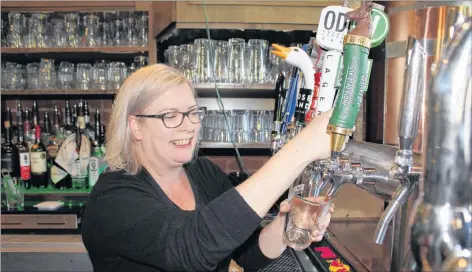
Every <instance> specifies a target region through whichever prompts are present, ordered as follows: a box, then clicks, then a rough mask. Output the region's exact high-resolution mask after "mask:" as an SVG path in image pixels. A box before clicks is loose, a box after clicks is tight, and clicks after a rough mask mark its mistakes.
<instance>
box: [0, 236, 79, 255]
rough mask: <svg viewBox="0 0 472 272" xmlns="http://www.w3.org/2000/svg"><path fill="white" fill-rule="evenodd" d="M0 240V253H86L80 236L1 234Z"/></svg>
mask: <svg viewBox="0 0 472 272" xmlns="http://www.w3.org/2000/svg"><path fill="white" fill-rule="evenodd" d="M1 239H2V242H1V244H2V248H1V251H0V252H76V253H86V252H87V250H86V249H85V246H84V244H83V243H82V237H81V236H80V234H64V235H40V234H2V237H1Z"/></svg>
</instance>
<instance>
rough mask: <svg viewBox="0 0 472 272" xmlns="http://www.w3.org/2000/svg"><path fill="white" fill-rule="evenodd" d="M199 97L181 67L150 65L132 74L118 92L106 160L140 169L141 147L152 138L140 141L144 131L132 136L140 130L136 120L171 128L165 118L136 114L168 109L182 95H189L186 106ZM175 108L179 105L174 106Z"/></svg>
mask: <svg viewBox="0 0 472 272" xmlns="http://www.w3.org/2000/svg"><path fill="white" fill-rule="evenodd" d="M195 97H196V95H195V92H194V90H193V88H192V87H191V85H190V83H189V82H188V81H187V80H186V78H185V77H184V76H183V75H182V74H180V73H179V72H178V71H177V70H174V69H172V68H171V67H168V66H165V65H161V64H157V65H151V66H147V67H145V68H142V69H140V70H139V71H137V72H135V73H134V74H133V76H130V77H128V78H127V79H126V81H125V82H124V84H123V86H122V87H121V89H120V90H119V92H118V94H117V96H116V99H115V105H114V108H113V112H112V115H111V118H110V122H109V125H108V130H107V142H106V143H107V148H108V149H109V150H107V157H106V160H107V161H108V163H109V165H110V169H111V170H118V169H124V170H126V171H127V172H129V173H131V174H137V173H138V172H139V170H140V167H141V165H140V163H139V162H138V161H139V156H140V154H142V153H143V152H142V151H143V150H141V149H142V148H143V146H144V144H146V145H148V144H149V143H148V140H149V138H145V143H140V142H141V141H142V140H143V137H142V135H136V136H139V137H140V138H139V139H137V138H134V137H132V136H133V133H135V134H137V133H139V132H140V131H139V130H138V131H137V130H136V128H137V126H136V122H141V123H144V126H146V127H149V126H151V128H152V126H154V129H157V130H163V131H164V133H165V132H168V131H167V130H165V129H164V128H163V122H160V121H158V120H145V119H143V120H137V119H136V118H135V117H136V116H139V115H140V114H141V116H144V115H142V114H144V112H149V113H150V114H156V113H161V112H163V111H165V110H166V106H168V105H171V104H172V102H174V101H175V102H180V100H181V98H186V100H185V101H182V105H183V106H184V107H185V104H186V103H187V104H189V105H190V107H196V100H195ZM171 111H178V109H175V108H174V109H173V110H171ZM162 120H164V119H162ZM198 127H199V125H198ZM133 128H135V130H134V132H133V130H132V129H133ZM150 130H151V131H152V130H153V129H150ZM159 138H160V137H159ZM167 142H169V140H168V141H167ZM194 142H195V141H194ZM137 143H138V144H137ZM145 150H147V151H150V150H151V149H145ZM144 153H146V152H144ZM160 153H162V151H161V152H160Z"/></svg>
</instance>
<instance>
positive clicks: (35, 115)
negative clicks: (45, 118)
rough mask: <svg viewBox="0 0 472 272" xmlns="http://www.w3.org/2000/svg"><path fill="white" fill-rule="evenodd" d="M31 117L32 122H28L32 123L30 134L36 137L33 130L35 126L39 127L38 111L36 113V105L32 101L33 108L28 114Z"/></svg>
mask: <svg viewBox="0 0 472 272" xmlns="http://www.w3.org/2000/svg"><path fill="white" fill-rule="evenodd" d="M30 114H31V116H32V120H30V122H31V121H32V124H31V132H32V135H33V136H34V135H36V133H35V129H36V125H39V111H38V104H37V102H36V100H35V101H33V107H32V108H31V112H30Z"/></svg>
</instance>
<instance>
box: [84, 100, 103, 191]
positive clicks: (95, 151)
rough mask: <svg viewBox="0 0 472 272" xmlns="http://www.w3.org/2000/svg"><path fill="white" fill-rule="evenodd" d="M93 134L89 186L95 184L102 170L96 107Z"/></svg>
mask: <svg viewBox="0 0 472 272" xmlns="http://www.w3.org/2000/svg"><path fill="white" fill-rule="evenodd" d="M95 135H96V136H95V140H94V141H93V147H92V155H91V156H90V162H89V172H88V184H89V187H90V188H91V187H93V186H94V185H95V183H96V182H97V180H98V178H99V177H100V174H101V173H103V171H104V169H103V168H104V161H103V158H104V154H103V152H102V149H101V145H102V138H101V137H100V111H99V110H98V109H97V110H96V112H95Z"/></svg>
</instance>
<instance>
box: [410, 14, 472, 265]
mask: <svg viewBox="0 0 472 272" xmlns="http://www.w3.org/2000/svg"><path fill="white" fill-rule="evenodd" d="M471 52H472V20H471V18H470V17H469V18H468V19H466V20H465V21H464V22H463V23H462V24H461V25H460V26H459V27H458V28H457V29H456V33H454V36H453V38H452V40H451V42H450V43H449V45H448V47H447V48H446V50H445V51H444V55H443V56H442V58H441V59H440V61H439V63H438V66H437V69H436V71H435V74H434V78H433V79H432V81H431V85H430V90H429V92H428V96H429V97H428V99H427V127H428V134H427V148H426V150H425V154H424V156H425V163H424V168H425V170H424V180H423V182H422V185H423V186H421V187H422V188H423V190H422V194H421V195H422V197H421V198H420V199H419V200H418V205H417V207H416V210H415V211H414V214H415V217H414V219H413V220H412V228H411V242H410V244H411V250H412V252H413V255H414V257H415V262H416V265H417V266H416V268H415V269H414V270H415V271H472V263H471V250H472V219H471V216H472V196H471V194H472V192H471V188H472V81H471V75H472V67H471V62H472V61H471Z"/></svg>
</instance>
